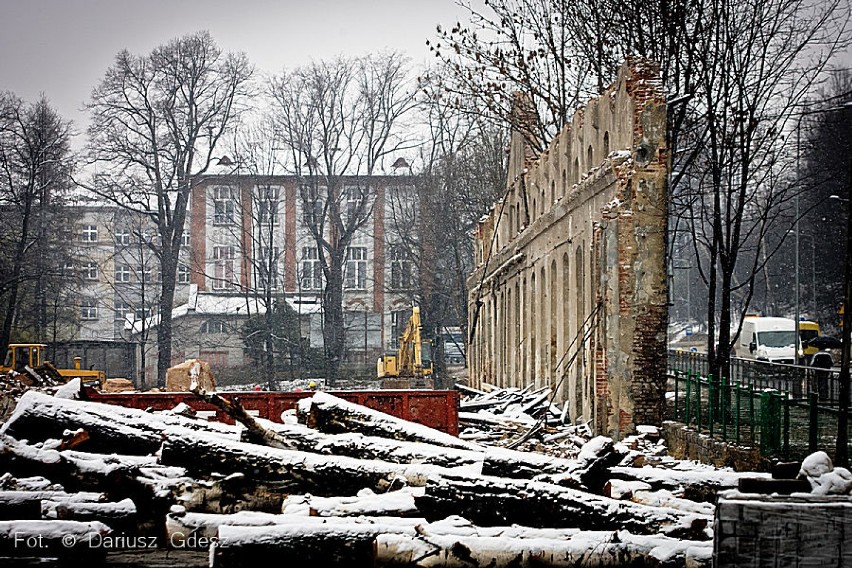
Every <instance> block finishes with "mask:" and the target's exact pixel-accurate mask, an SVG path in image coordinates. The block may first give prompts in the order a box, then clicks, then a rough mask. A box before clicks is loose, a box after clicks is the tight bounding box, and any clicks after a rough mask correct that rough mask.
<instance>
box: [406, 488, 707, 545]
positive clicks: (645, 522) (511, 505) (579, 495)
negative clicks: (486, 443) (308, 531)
mask: <svg viewBox="0 0 852 568" xmlns="http://www.w3.org/2000/svg"><path fill="white" fill-rule="evenodd" d="M415 503H416V504H417V508H418V509H419V510H420V511H421V513H422V514H423V516H424V517H426V518H427V519H429V520H430V521H434V520H438V519H442V518H445V517H447V516H450V515H458V516H462V517H464V518H466V519H469V520H470V521H471V522H473V523H475V524H478V525H483V526H497V525H506V524H513V523H514V524H520V525H527V526H531V527H554V528H581V529H584V530H627V531H629V532H631V533H635V534H656V533H662V534H666V535H670V536H678V537H681V536H687V537H689V538H691V539H695V540H703V539H706V538H707V536H706V535H705V534H704V529H705V528H706V527H707V525H708V524H710V523H711V522H712V518H709V517H707V516H704V515H696V514H687V513H684V512H682V511H677V510H675V509H668V508H663V507H649V506H645V505H639V504H636V503H632V502H628V501H617V500H615V499H610V498H608V497H603V496H600V495H594V494H591V493H586V492H583V491H577V490H575V489H570V488H566V487H561V486H559V485H554V484H551V483H543V482H536V481H527V480H515V479H507V478H502V477H487V476H480V477H464V476H459V475H444V476H441V477H432V478H430V480H429V483H427V485H426V491H425V494H424V495H423V496H422V497H416V498H415Z"/></svg>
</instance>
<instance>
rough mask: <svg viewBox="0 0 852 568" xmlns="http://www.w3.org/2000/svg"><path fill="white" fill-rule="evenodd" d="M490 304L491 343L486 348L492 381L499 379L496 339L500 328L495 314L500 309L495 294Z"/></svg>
mask: <svg viewBox="0 0 852 568" xmlns="http://www.w3.org/2000/svg"><path fill="white" fill-rule="evenodd" d="M490 304H491V342H490V345H489V346H488V350H489V352H490V353H491V364H490V365H489V368H490V370H491V380H492V381H494V380H496V379H497V378H498V377H499V374H500V373H499V372H498V368H497V361H498V357H497V341H498V338H499V337H500V332H499V330H500V327H499V326H498V324H497V312H498V311H499V308H500V297H499V296H498V295H497V294H492V295H491V301H490ZM497 384H499V385H500V386H505V385H503V384H501V383H497Z"/></svg>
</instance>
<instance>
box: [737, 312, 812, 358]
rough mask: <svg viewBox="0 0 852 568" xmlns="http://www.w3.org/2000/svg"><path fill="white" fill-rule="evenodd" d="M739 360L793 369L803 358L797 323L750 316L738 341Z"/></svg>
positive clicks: (782, 319)
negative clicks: (750, 360) (800, 358)
mask: <svg viewBox="0 0 852 568" xmlns="http://www.w3.org/2000/svg"><path fill="white" fill-rule="evenodd" d="M736 352H737V357H740V358H742V359H753V360H755V361H766V362H768V363H786V364H790V365H793V364H795V363H796V361H797V353H798V355H801V352H802V351H801V341H800V340H798V338H797V337H796V322H795V321H794V320H792V319H789V318H776V317H761V316H747V317H745V318H744V319H743V326H742V330H741V331H740V337H739V339H738V340H737V347H736Z"/></svg>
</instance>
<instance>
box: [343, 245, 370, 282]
mask: <svg viewBox="0 0 852 568" xmlns="http://www.w3.org/2000/svg"><path fill="white" fill-rule="evenodd" d="M343 287H344V288H347V289H349V290H365V289H366V288H367V248H366V247H349V248H347V249H346V274H345V275H344V278H343Z"/></svg>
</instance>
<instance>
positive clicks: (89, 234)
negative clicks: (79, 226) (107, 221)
mask: <svg viewBox="0 0 852 568" xmlns="http://www.w3.org/2000/svg"><path fill="white" fill-rule="evenodd" d="M81 238H82V240H83V242H84V243H96V242H98V228H97V227H96V226H95V225H84V226H83V233H82V236H81Z"/></svg>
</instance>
